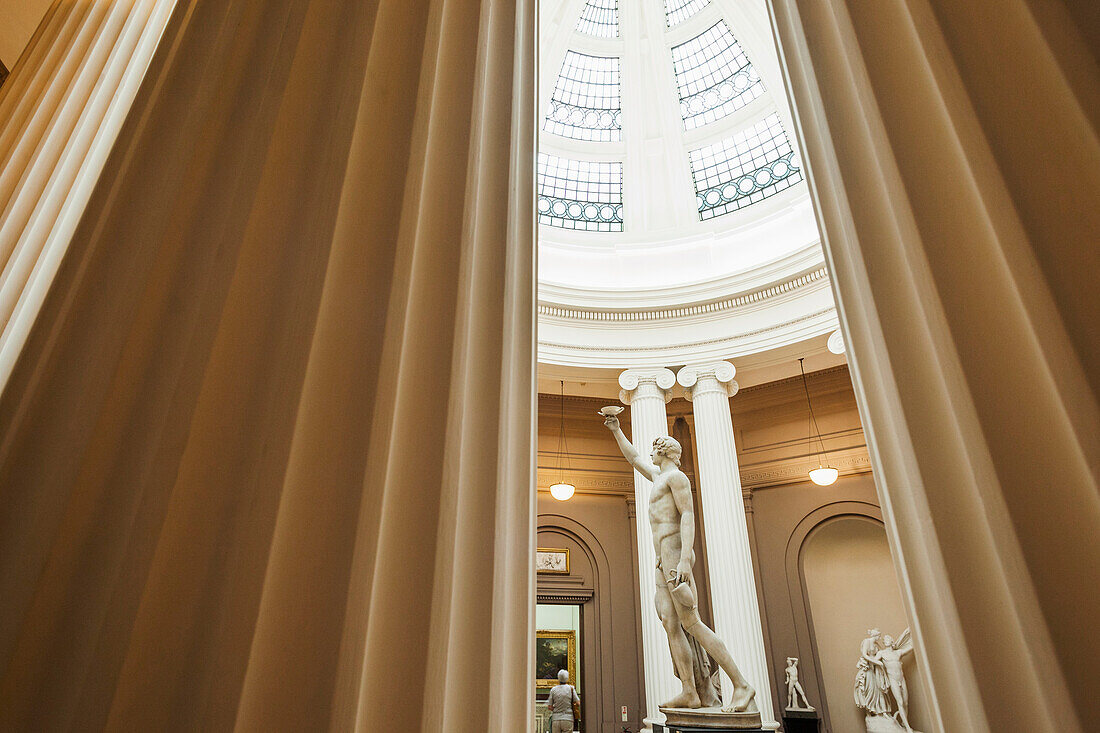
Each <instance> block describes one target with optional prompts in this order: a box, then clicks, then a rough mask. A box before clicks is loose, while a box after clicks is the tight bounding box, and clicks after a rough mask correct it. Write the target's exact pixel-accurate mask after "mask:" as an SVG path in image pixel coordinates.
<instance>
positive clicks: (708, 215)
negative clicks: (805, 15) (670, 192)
mask: <svg viewBox="0 0 1100 733" xmlns="http://www.w3.org/2000/svg"><path fill="white" fill-rule="evenodd" d="M689 158H690V161H691V175H692V178H694V179H695V198H696V204H697V205H698V207H699V218H700V219H701V220H706V219H712V218H714V217H716V216H721V215H722V214H727V213H729V212H731V211H737V210H738V209H743V208H745V207H746V206H750V205H752V204H755V203H757V202H759V201H763V200H764V199H766V198H768V197H769V196H772V195H774V194H776V193H779V192H780V191H782V190H784V189H787V188H790V187H791V186H793V185H794V184H796V183H798V182H799V181H801V180H802V167H801V166H802V164H801V161H800V160H799V157H798V154H797V153H796V152H795V151H794V148H793V147H791V143H790V141H789V140H788V139H787V135H786V133H785V132H784V131H783V125H782V124H781V123H780V121H779V115H778V114H776V113H774V112H773V113H772V114H770V115H768V116H767V117H765V118H764V119H762V120H760V121H759V122H757V123H756V124H755V125H752V126H751V127H749V128H747V129H745V130H741V131H740V132H738V133H737V134H735V135H733V136H731V137H728V138H726V139H724V140H720V141H719V142H716V143H714V144H712V145H707V146H706V147H703V148H699V149H698V150H692V151H691V152H690V153H689Z"/></svg>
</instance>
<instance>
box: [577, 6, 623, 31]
mask: <svg viewBox="0 0 1100 733" xmlns="http://www.w3.org/2000/svg"><path fill="white" fill-rule="evenodd" d="M577 31H578V32H579V33H584V34H585V35H589V36H595V37H596V38H618V37H619V0H588V2H586V3H585V4H584V8H583V9H582V10H581V17H580V20H578V21H577Z"/></svg>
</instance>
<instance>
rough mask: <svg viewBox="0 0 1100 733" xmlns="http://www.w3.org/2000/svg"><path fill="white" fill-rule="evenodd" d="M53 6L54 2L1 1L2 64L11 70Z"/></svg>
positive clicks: (0, 41) (38, 0)
mask: <svg viewBox="0 0 1100 733" xmlns="http://www.w3.org/2000/svg"><path fill="white" fill-rule="evenodd" d="M52 4H53V0H0V62H2V63H3V64H4V66H6V67H7V68H8V69H9V70H11V68H12V67H13V66H15V62H16V61H18V60H19V55H20V54H21V53H23V49H24V48H26V47H27V42H28V41H30V40H31V36H32V35H33V34H34V30H35V28H37V27H38V24H39V22H40V21H41V20H42V17H43V16H44V15H45V14H46V11H47V10H49V7H50V5H52Z"/></svg>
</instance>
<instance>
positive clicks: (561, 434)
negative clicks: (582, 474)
mask: <svg viewBox="0 0 1100 733" xmlns="http://www.w3.org/2000/svg"><path fill="white" fill-rule="evenodd" d="M560 417H561V419H560V420H559V422H558V482H557V483H556V484H554V485H553V486H551V487H550V496H552V497H554V498H555V499H557V500H558V501H566V500H568V499H570V498H572V497H573V494H574V492H576V490H577V487H576V486H574V485H573V484H571V483H567V482H566V480H565V457H566V455H567V448H566V442H565V380H562V382H561V412H560Z"/></svg>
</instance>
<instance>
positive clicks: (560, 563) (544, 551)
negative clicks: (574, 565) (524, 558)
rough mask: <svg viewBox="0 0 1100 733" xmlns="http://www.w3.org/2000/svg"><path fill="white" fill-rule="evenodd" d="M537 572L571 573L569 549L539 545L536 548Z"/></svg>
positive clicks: (551, 573)
mask: <svg viewBox="0 0 1100 733" xmlns="http://www.w3.org/2000/svg"><path fill="white" fill-rule="evenodd" d="M535 572H537V573H543V574H550V575H568V574H569V550H568V549H567V548H558V547H539V548H537V549H536V550H535Z"/></svg>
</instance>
